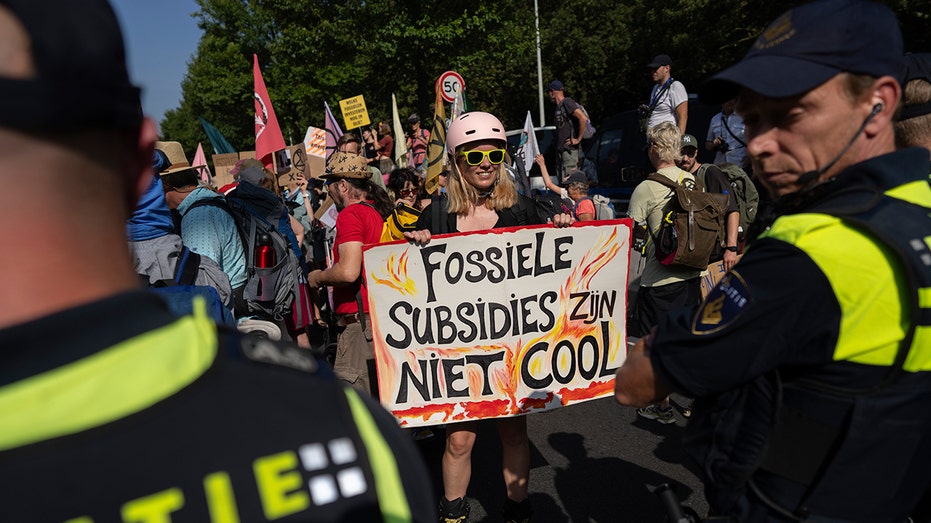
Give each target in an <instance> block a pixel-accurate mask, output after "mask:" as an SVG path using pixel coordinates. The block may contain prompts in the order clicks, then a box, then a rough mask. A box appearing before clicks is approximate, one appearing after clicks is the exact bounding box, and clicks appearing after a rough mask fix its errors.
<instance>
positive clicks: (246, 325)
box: [236, 318, 281, 341]
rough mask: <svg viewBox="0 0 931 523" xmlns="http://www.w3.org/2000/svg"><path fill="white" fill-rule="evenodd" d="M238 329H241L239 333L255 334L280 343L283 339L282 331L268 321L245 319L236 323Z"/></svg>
mask: <svg viewBox="0 0 931 523" xmlns="http://www.w3.org/2000/svg"><path fill="white" fill-rule="evenodd" d="M236 328H237V329H239V332H242V333H245V334H248V333H250V332H255V333H258V334H259V335H260V336H263V337H265V338H268V339H270V340H274V341H278V340H280V339H281V329H280V328H279V327H278V326H277V325H275V324H274V323H272V322H270V321H266V320H259V319H256V318H243V319H241V320H239V321H238V322H236Z"/></svg>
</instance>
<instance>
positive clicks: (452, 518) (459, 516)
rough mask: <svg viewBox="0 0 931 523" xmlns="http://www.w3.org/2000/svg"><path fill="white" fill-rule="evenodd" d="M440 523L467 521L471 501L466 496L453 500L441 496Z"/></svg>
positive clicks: (463, 522)
mask: <svg viewBox="0 0 931 523" xmlns="http://www.w3.org/2000/svg"><path fill="white" fill-rule="evenodd" d="M439 511H440V523H465V522H466V521H467V520H468V519H469V502H468V501H466V500H465V498H456V499H454V500H453V501H449V500H447V499H446V498H445V497H444V498H440V509H439Z"/></svg>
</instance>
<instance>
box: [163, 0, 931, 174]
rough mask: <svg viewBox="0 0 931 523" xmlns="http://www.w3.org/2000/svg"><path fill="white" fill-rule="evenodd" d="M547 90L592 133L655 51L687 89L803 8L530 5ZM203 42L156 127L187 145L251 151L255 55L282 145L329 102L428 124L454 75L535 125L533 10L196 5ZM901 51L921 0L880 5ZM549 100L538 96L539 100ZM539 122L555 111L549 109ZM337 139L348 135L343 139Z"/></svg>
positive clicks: (918, 26) (208, 1)
mask: <svg viewBox="0 0 931 523" xmlns="http://www.w3.org/2000/svg"><path fill="white" fill-rule="evenodd" d="M537 1H538V4H539V13H540V23H539V26H540V38H541V55H542V64H543V79H542V83H543V84H544V85H545V84H546V83H548V82H549V81H550V80H552V79H553V78H559V79H560V80H562V81H563V83H565V85H566V92H567V95H569V96H571V97H573V98H575V99H577V100H579V101H580V102H582V103H584V104H585V107H586V109H587V110H588V111H589V114H590V115H591V116H592V118H593V120H594V121H595V124H596V125H597V124H598V122H599V121H603V120H605V119H607V118H608V117H610V116H611V115H613V114H616V113H619V112H621V111H625V110H628V109H631V108H633V107H635V106H636V105H637V104H639V103H643V102H645V98H646V96H647V93H648V92H649V90H650V87H651V81H650V78H649V74H648V71H647V68H646V67H645V66H646V64H647V63H648V62H649V60H650V59H651V58H652V57H653V56H654V55H656V54H659V53H666V54H669V55H670V56H671V57H672V59H673V75H674V76H675V77H676V78H677V79H678V80H681V81H682V82H683V83H684V84H685V85H686V87H687V88H688V89H689V90H690V91H694V90H695V89H697V87H698V86H699V85H700V83H701V82H702V80H704V79H705V78H707V77H708V76H710V75H711V74H713V73H714V72H716V71H719V70H721V69H722V68H724V67H726V66H727V65H729V64H731V63H733V62H735V61H737V60H739V59H740V57H742V56H743V54H744V53H745V52H746V50H747V49H748V48H749V47H750V45H751V44H752V43H753V41H754V40H755V38H756V35H758V34H759V33H760V32H761V31H762V30H763V28H764V27H765V26H766V24H768V23H769V22H770V21H771V20H773V19H774V18H775V17H776V16H778V15H779V14H780V13H781V12H782V11H784V10H785V9H788V8H789V7H792V6H794V5H799V4H801V3H803V2H801V1H798V0H795V1H787V2H759V1H753V0H672V1H668V2H662V3H660V2H653V1H650V0H627V1H625V2H616V1H615V0H537ZM197 2H198V5H199V7H200V11H199V12H198V13H197V15H196V16H197V18H198V23H199V26H200V27H201V28H202V29H203V31H204V34H203V37H202V38H201V41H200V44H199V45H198V48H197V53H196V54H195V55H194V56H193V57H192V58H191V60H190V62H189V64H188V71H187V74H186V76H185V78H184V80H183V81H182V100H181V103H180V106H179V107H178V108H177V109H174V110H171V111H169V112H168V113H166V115H165V119H164V121H163V122H161V129H162V134H163V136H164V138H165V139H170V140H177V141H180V142H181V143H182V144H184V145H185V147H186V149H193V148H194V147H195V146H196V145H195V144H196V143H197V142H203V143H204V144H205V147H207V153H208V157H209V155H210V153H211V152H212V151H210V148H209V146H208V145H207V143H208V140H207V137H206V135H205V134H204V132H203V129H201V127H200V124H199V122H198V120H197V117H198V116H200V117H202V118H204V119H206V120H207V121H209V122H210V123H212V124H213V125H214V126H216V127H217V129H219V130H220V132H221V133H223V135H224V136H225V137H226V138H227V140H229V141H230V143H231V144H232V145H233V146H234V147H237V148H238V149H239V150H251V149H252V148H253V147H254V123H253V121H254V115H253V112H254V105H253V101H252V96H253V95H252V91H253V83H252V82H253V80H252V55H253V53H255V54H257V55H258V57H259V65H260V67H261V69H262V75H263V77H264V79H265V83H266V86H267V87H268V91H269V96H270V98H271V100H272V105H273V106H274V108H275V112H276V115H277V117H278V122H279V124H280V125H281V129H282V133H283V134H284V138H285V141H286V142H288V143H296V142H299V141H301V140H302V139H303V137H304V133H305V132H306V130H307V127H308V126H315V127H320V126H322V125H323V121H324V110H323V103H324V102H327V103H328V104H329V105H330V108H331V109H332V110H333V112H334V114H335V115H336V117H337V119H338V120H340V123H342V119H341V115H340V111H339V100H341V99H344V98H349V97H352V96H357V95H360V94H361V95H363V96H364V97H365V102H366V106H367V108H368V112H369V116H370V118H371V120H372V121H373V123H377V122H379V121H390V119H391V95H392V93H394V94H395V95H396V97H397V100H398V110H399V112H400V116H401V119H402V121H406V119H407V116H408V115H409V114H410V113H413V112H416V113H419V114H420V116H421V118H422V119H423V120H424V121H429V120H430V117H431V116H432V114H433V104H434V100H435V93H434V84H435V82H436V79H437V78H438V77H439V75H440V74H441V73H442V72H443V71H446V70H448V69H453V70H456V71H458V72H459V73H460V74H461V75H462V76H463V77H464V79H465V81H466V90H467V91H468V94H469V98H470V100H471V102H472V104H473V108H474V109H478V110H485V111H490V112H492V113H495V114H496V115H498V116H499V117H500V118H501V119H502V121H504V123H505V125H506V126H507V127H508V128H517V127H520V126H521V125H522V124H523V121H524V118H525V116H526V114H527V111H528V110H529V111H530V112H531V114H532V115H533V118H534V121H535V122H536V123H537V124H538V125H539V122H538V121H537V120H538V119H539V116H538V112H539V111H538V108H539V91H538V85H539V79H538V78H537V43H536V30H535V26H534V2H533V1H532V0H519V1H518V0H501V1H496V2H492V1H490V0H464V1H462V2H450V1H448V0H447V1H441V0H369V1H362V2H332V1H329V0H312V1H310V0H265V1H263V2H259V1H256V0H197ZM885 3H886V4H887V5H889V6H890V7H891V8H892V9H893V10H895V12H896V13H898V15H899V18H900V22H901V25H902V30H903V33H904V34H905V41H906V49H908V50H916V51H924V50H927V49H929V48H931V32H928V31H927V30H926V28H927V27H928V24H929V23H931V7H929V4H928V2H927V0H887V1H886V2H885ZM544 96H545V95H544ZM545 110H546V120H547V123H549V124H552V111H553V106H552V104H551V103H550V102H549V101H548V100H547V101H546V104H545ZM344 130H345V129H344Z"/></svg>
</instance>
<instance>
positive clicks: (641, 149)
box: [507, 95, 721, 212]
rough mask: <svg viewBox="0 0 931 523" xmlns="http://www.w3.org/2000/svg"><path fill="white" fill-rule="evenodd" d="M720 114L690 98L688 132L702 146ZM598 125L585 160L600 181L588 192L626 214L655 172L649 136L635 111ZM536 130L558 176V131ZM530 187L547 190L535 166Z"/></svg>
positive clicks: (512, 146) (512, 140)
mask: <svg viewBox="0 0 931 523" xmlns="http://www.w3.org/2000/svg"><path fill="white" fill-rule="evenodd" d="M720 111H721V108H720V106H717V105H707V104H703V103H701V102H699V101H698V99H697V98H696V97H695V95H690V96H689V119H688V123H687V124H686V131H688V134H691V135H693V136H695V138H697V139H698V141H699V143H703V142H704V141H705V137H706V136H707V135H708V125H709V124H710V123H711V118H712V117H713V116H714V115H715V114H717V113H719V112H720ZM595 124H596V125H595V127H596V129H597V132H596V133H595V136H593V137H592V138H591V140H585V141H584V142H583V144H582V145H583V151H584V154H585V157H586V158H587V159H589V160H591V161H592V162H594V163H595V167H596V170H597V173H598V182H597V183H594V184H592V187H591V189H589V193H591V194H602V195H604V196H607V197H608V198H610V199H611V201H612V202H613V203H614V207H615V209H617V210H618V212H623V211H624V210H626V209H627V204H628V202H629V201H630V195H631V193H632V192H633V191H634V187H636V186H637V184H639V183H640V182H641V181H643V180H644V179H645V178H646V177H647V176H649V174H650V173H652V172H653V167H652V166H651V165H650V162H649V159H648V158H647V153H646V137H645V136H644V135H643V133H641V132H640V124H639V117H638V115H637V110H636V109H631V110H629V111H624V112H622V113H618V114H616V115H614V116H612V117H610V118H608V119H606V120H604V121H602V122H597V121H596V122H595ZM534 130H535V131H536V135H537V144H538V145H539V146H540V151H541V152H542V154H543V156H544V157H545V158H546V166H547V169H548V170H549V172H550V174H551V175H555V173H556V165H557V163H558V154H557V152H556V128H555V127H554V126H552V125H549V126H546V127H536V128H535V129H534ZM521 131H522V130H521V129H516V130H513V131H508V132H507V135H508V148H509V150H510V151H511V152H512V154H513V152H514V151H515V150H516V148H517V147H518V146H519V145H520V135H521ZM698 158H699V161H700V162H702V163H706V162H711V161H713V160H714V153H713V152H711V151H708V150H706V149H704V148H699V152H698ZM530 184H531V187H533V188H539V189H541V190H545V187H544V185H543V181H542V179H541V177H540V172H539V169H538V168H537V166H536V165H534V166H533V169H531V171H530Z"/></svg>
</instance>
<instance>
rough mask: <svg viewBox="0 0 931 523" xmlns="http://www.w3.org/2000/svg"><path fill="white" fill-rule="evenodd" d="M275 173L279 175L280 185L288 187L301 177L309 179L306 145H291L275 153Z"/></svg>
mask: <svg viewBox="0 0 931 523" xmlns="http://www.w3.org/2000/svg"><path fill="white" fill-rule="evenodd" d="M274 158H275V172H276V174H277V175H278V185H279V186H281V187H287V186H288V184H290V183H296V182H297V181H298V179H299V178H300V177H305V178H307V177H309V174H308V173H306V172H305V171H306V169H307V166H308V165H307V153H306V152H305V149H304V144H303V143H299V144H297V145H289V146H288V147H287V148H285V149H282V150H280V151H275V155H274Z"/></svg>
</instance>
